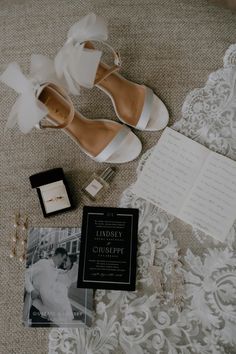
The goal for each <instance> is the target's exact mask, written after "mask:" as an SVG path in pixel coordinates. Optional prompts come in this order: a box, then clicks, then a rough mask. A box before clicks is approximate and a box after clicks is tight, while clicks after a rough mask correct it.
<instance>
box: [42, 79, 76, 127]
mask: <svg viewBox="0 0 236 354" xmlns="http://www.w3.org/2000/svg"><path fill="white" fill-rule="evenodd" d="M47 86H48V87H50V88H52V89H53V90H54V91H56V92H57V93H59V94H60V95H61V96H62V97H63V98H65V99H66V101H67V102H68V103H69V106H70V111H69V114H68V116H67V118H66V121H65V122H64V123H62V124H58V125H52V124H43V123H41V122H39V127H40V129H47V128H50V129H51V128H52V129H64V128H66V127H67V126H68V125H70V124H71V122H72V121H73V119H74V116H75V108H74V104H73V102H72V100H71V98H70V96H69V95H68V94H67V93H66V91H65V90H64V89H63V88H61V87H59V86H57V85H55V84H52V83H50V84H48V85H47Z"/></svg>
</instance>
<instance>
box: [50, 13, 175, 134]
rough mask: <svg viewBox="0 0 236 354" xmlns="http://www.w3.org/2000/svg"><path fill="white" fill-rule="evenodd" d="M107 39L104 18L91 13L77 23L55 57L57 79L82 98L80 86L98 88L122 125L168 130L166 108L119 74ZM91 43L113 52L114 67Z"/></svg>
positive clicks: (117, 59) (118, 63)
mask: <svg viewBox="0 0 236 354" xmlns="http://www.w3.org/2000/svg"><path fill="white" fill-rule="evenodd" d="M107 38H108V31H107V25H106V23H105V21H104V19H103V18H102V17H99V16H96V15H95V14H93V13H91V14H88V15H87V16H85V17H83V18H82V19H81V20H80V21H79V22H77V23H75V24H74V25H73V26H72V27H71V28H70V30H69V32H68V34H67V41H66V43H65V44H64V46H63V47H62V48H61V49H60V51H59V52H58V54H57V55H56V57H55V70H56V73H57V75H58V77H59V78H60V79H63V78H64V79H65V80H66V81H67V84H68V87H69V90H70V92H71V93H72V94H79V91H80V86H84V87H87V88H91V87H93V86H96V87H98V88H99V89H100V90H102V91H103V92H105V93H106V94H107V95H108V96H109V97H110V98H111V100H112V103H113V106H114V109H115V112H116V115H117V117H118V118H119V119H120V121H122V122H123V123H125V124H127V125H130V126H131V127H133V128H136V129H139V130H147V131H157V130H161V129H163V128H165V127H166V125H167V124H168V121H169V114H168V111H167V109H166V106H165V105H164V103H163V102H162V101H161V100H160V98H159V97H157V96H156V95H155V94H154V93H153V91H152V90H151V89H150V88H148V87H147V86H145V85H138V84H136V83H133V82H131V81H129V80H126V79H125V78H123V77H122V76H121V75H120V74H118V73H117V71H119V70H120V68H121V60H120V56H119V54H118V52H116V51H115V50H114V49H113V48H112V47H111V46H110V45H109V44H107V43H106V42H104V41H106V40H107ZM92 42H100V43H102V44H104V45H105V46H107V47H108V48H109V49H110V50H111V51H112V52H113V54H114V66H112V67H109V66H108V65H106V64H104V63H102V62H101V61H100V59H101V56H102V52H101V51H100V50H97V49H95V48H94V46H93V43H92Z"/></svg>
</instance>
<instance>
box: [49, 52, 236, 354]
mask: <svg viewBox="0 0 236 354" xmlns="http://www.w3.org/2000/svg"><path fill="white" fill-rule="evenodd" d="M173 128H174V129H176V130H178V131H179V132H181V133H182V134H184V135H186V136H188V137H190V138H191V139H193V140H196V141H197V142H199V143H201V144H203V145H205V146H207V147H208V148H209V149H211V150H214V151H216V152H219V153H221V154H223V155H226V156H228V157H230V158H232V159H234V160H236V45H232V46H231V47H230V48H229V49H228V50H227V52H226V54H225V57H224V66H223V68H222V69H220V70H218V71H216V72H214V73H212V74H211V75H210V76H209V79H208V81H207V83H206V85H205V87H203V88H201V89H195V90H194V91H192V92H191V93H190V94H189V95H188V96H187V98H186V100H185V102H184V105H183V110H182V118H181V119H180V120H179V121H178V122H177V123H175V124H174V126H173ZM150 154H151V150H150V151H148V152H147V153H146V154H145V155H144V156H143V158H142V160H141V162H140V165H139V168H138V173H139V172H140V170H142V168H143V166H144V164H145V162H146V160H147V159H148V157H149V156H150ZM121 206H123V207H134V208H139V209H140V226H139V230H140V231H139V248H138V274H137V291H136V292H119V291H105V290H97V291H96V321H95V323H94V326H93V327H92V328H91V329H76V330H74V329H53V330H52V331H51V333H50V340H49V353H50V354H75V353H76V354H110V353H114V354H118V353H126V354H157V353H160V354H177V353H181V354H190V353H199V354H228V353H236V252H235V250H236V222H235V224H234V226H233V227H232V229H231V231H230V233H229V235H228V237H227V239H226V241H225V243H221V242H218V241H216V240H214V239H213V238H210V237H208V236H205V235H204V234H203V233H201V232H199V231H198V230H195V229H192V228H191V227H190V226H189V230H190V234H189V235H188V237H187V239H186V238H185V240H184V241H183V240H182V241H183V243H184V255H183V258H182V261H183V267H182V272H183V276H184V280H185V284H184V305H183V309H182V311H179V309H178V308H177V307H176V306H174V305H173V303H172V300H171V292H169V293H167V299H166V303H162V302H161V301H160V297H159V294H158V293H157V292H156V291H155V287H154V284H153V281H152V277H151V275H150V272H149V265H150V260H151V248H152V247H153V245H154V244H155V246H156V252H155V262H156V263H159V264H161V265H162V266H163V273H164V278H165V282H166V284H168V281H169V279H170V273H171V269H172V263H173V258H174V256H175V255H176V253H177V251H178V248H179V247H180V246H181V248H182V243H181V237H182V235H181V230H182V229H184V228H186V225H182V229H181V225H180V226H179V227H173V224H175V225H177V224H181V221H180V220H177V219H175V218H174V217H172V216H170V215H167V214H166V213H165V212H164V211H162V210H160V209H159V208H158V207H156V206H154V205H152V204H151V203H149V202H147V201H145V200H143V199H141V198H138V197H137V196H135V195H134V194H133V192H132V186H131V187H130V188H129V189H127V190H126V191H125V192H124V194H123V197H122V200H121ZM182 224H183V223H182ZM177 230H179V231H180V232H179V234H178V232H177Z"/></svg>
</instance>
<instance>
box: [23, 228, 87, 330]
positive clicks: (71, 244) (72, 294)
mask: <svg viewBox="0 0 236 354" xmlns="http://www.w3.org/2000/svg"><path fill="white" fill-rule="evenodd" d="M80 236H81V229H80V228H31V229H29V232H28V244H27V254H26V271H25V286H24V307H23V323H24V325H25V326H27V327H78V326H80V325H84V324H86V325H87V326H89V325H91V323H92V320H93V290H91V289H78V288H77V278H78V264H79V250H80Z"/></svg>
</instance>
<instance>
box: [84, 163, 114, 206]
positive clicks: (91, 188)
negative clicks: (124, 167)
mask: <svg viewBox="0 0 236 354" xmlns="http://www.w3.org/2000/svg"><path fill="white" fill-rule="evenodd" d="M114 174H115V169H114V168H111V167H108V168H106V169H105V170H104V171H103V172H102V173H101V174H100V175H98V174H97V173H93V175H92V177H91V178H89V180H88V181H87V182H86V183H85V184H84V186H83V187H82V191H83V192H84V194H85V195H86V196H87V197H89V198H90V199H91V200H93V201H94V200H97V198H99V196H100V195H101V194H102V192H104V189H107V188H109V186H110V184H109V181H110V180H111V178H112V177H113V175H114Z"/></svg>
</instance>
